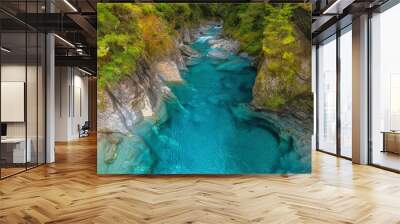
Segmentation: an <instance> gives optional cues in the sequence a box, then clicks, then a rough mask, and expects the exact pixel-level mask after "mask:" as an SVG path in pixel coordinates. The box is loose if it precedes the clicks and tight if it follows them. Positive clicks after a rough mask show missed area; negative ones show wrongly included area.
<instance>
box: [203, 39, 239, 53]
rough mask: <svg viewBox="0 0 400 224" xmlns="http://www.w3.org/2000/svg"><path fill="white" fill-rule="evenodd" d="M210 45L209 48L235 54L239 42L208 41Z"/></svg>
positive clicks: (229, 40)
mask: <svg viewBox="0 0 400 224" xmlns="http://www.w3.org/2000/svg"><path fill="white" fill-rule="evenodd" d="M208 43H209V44H211V48H219V49H223V50H225V51H230V52H233V53H237V52H238V51H239V46H240V44H239V42H238V41H236V40H232V39H216V40H210V41H208Z"/></svg>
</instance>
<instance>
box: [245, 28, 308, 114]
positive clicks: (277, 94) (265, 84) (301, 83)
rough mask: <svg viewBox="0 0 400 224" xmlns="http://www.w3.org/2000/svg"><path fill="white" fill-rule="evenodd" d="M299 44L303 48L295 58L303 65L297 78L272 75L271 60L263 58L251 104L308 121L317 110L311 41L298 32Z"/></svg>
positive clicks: (295, 54)
mask: <svg viewBox="0 0 400 224" xmlns="http://www.w3.org/2000/svg"><path fill="white" fill-rule="evenodd" d="M296 43H297V44H298V46H300V47H299V49H298V51H297V52H294V57H297V58H301V60H300V61H301V62H300V63H301V66H300V69H299V71H298V72H297V73H296V74H295V76H294V79H293V80H290V81H289V80H288V77H287V76H286V75H285V74H273V73H271V72H269V69H268V66H269V58H267V57H264V58H261V59H260V62H259V66H258V73H257V78H256V81H255V84H254V87H253V101H252V103H251V104H252V105H253V106H254V107H256V108H257V109H267V110H270V111H274V112H286V113H290V114H292V115H294V116H295V117H297V118H299V119H307V118H310V116H311V117H312V111H313V103H312V93H311V57H310V55H311V49H310V41H309V40H308V39H307V38H306V37H305V36H304V34H303V33H301V32H299V31H297V32H296Z"/></svg>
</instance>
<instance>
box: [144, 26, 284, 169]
mask: <svg viewBox="0 0 400 224" xmlns="http://www.w3.org/2000/svg"><path fill="white" fill-rule="evenodd" d="M218 32H220V31H219V30H218V29H217V28H211V29H209V30H208V31H207V32H206V33H204V36H202V37H200V38H199V39H198V40H197V41H196V42H195V43H193V44H192V48H193V49H195V50H197V51H198V52H199V53H200V54H201V57H200V58H194V59H192V60H191V61H189V62H188V64H189V65H191V66H189V68H188V71H186V72H185V71H184V72H182V78H183V79H184V80H185V83H184V84H177V85H171V86H170V88H171V90H172V92H173V93H174V95H175V96H176V98H177V99H175V100H174V99H172V100H169V101H167V103H166V107H167V113H168V115H169V117H168V120H167V121H166V122H164V123H163V124H161V126H158V127H156V128H155V129H154V128H153V132H151V133H150V134H149V135H147V136H146V138H145V139H146V142H147V144H148V145H149V146H150V147H151V149H152V151H153V152H154V155H155V157H156V158H157V159H156V163H155V166H153V169H152V173H159V174H176V173H179V174H225V173H237V174H240V173H270V172H272V168H273V165H274V164H275V163H276V161H277V160H279V158H278V157H277V156H278V155H279V153H278V152H277V150H278V141H277V136H276V134H275V133H272V132H271V131H269V130H268V129H266V128H263V127H262V126H259V125H257V123H255V122H244V121H242V120H240V119H238V118H237V117H235V115H234V113H233V109H234V108H235V107H237V106H238V105H239V104H241V103H248V102H250V101H251V99H252V86H253V83H254V80H255V77H256V70H255V69H254V68H253V67H252V66H251V65H250V63H251V62H250V60H249V59H247V58H242V57H239V56H237V55H233V54H229V53H228V52H223V53H224V54H227V55H229V57H228V59H225V60H221V59H216V58H212V57H208V56H207V55H208V53H209V52H210V51H216V50H219V51H221V50H220V49H212V48H210V44H208V41H207V39H208V38H213V37H215V36H216V35H217V34H218Z"/></svg>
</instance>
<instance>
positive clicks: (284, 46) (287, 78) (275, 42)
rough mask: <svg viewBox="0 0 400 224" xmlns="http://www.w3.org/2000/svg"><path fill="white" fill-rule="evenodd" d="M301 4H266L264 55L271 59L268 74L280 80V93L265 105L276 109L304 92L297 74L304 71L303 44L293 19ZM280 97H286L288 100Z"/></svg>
mask: <svg viewBox="0 0 400 224" xmlns="http://www.w3.org/2000/svg"><path fill="white" fill-rule="evenodd" d="M300 6H301V5H299V4H282V5H279V6H274V5H270V4H266V5H265V9H266V14H267V15H266V17H265V24H266V25H265V28H264V38H263V43H262V44H263V54H264V57H266V58H267V59H268V64H267V70H266V73H267V74H268V75H270V76H272V77H278V78H279V80H280V81H281V89H280V92H281V93H280V95H279V96H276V97H275V98H272V99H268V100H267V101H266V102H265V104H266V106H268V107H271V108H273V109H276V108H279V107H281V106H282V105H284V104H285V103H286V101H288V100H291V98H292V97H294V96H295V95H297V94H299V93H301V92H302V91H304V90H303V89H299V88H300V87H301V86H300V85H296V84H297V81H298V80H297V75H298V74H299V73H301V72H302V67H301V65H302V62H303V60H304V58H302V57H300V54H301V51H302V49H303V45H304V44H301V43H299V41H298V40H299V34H298V33H297V28H296V25H295V23H294V22H293V21H292V16H293V12H294V10H296V9H298V8H299V7H300ZM281 96H286V97H285V98H286V99H285V100H284V99H282V97H281Z"/></svg>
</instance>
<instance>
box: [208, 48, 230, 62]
mask: <svg viewBox="0 0 400 224" xmlns="http://www.w3.org/2000/svg"><path fill="white" fill-rule="evenodd" d="M207 56H208V57H210V58H215V59H221V60H225V59H228V57H229V55H228V54H227V53H225V52H223V51H220V50H217V49H213V50H210V51H209V52H208V54H207Z"/></svg>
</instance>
